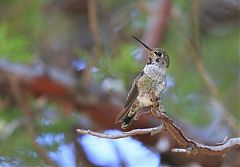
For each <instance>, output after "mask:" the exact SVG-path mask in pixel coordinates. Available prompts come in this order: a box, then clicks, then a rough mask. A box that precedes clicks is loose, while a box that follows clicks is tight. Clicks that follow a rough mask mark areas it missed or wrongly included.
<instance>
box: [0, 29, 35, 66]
mask: <svg viewBox="0 0 240 167" xmlns="http://www.w3.org/2000/svg"><path fill="white" fill-rule="evenodd" d="M0 43H1V45H0V58H2V57H3V58H7V59H9V60H11V61H14V62H30V61H31V60H32V53H30V52H29V50H28V48H29V41H28V40H27V39H26V38H24V37H23V36H20V35H19V36H16V35H14V36H13V35H12V36H9V34H8V26H7V25H1V26H0Z"/></svg>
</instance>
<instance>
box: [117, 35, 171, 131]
mask: <svg viewBox="0 0 240 167" xmlns="http://www.w3.org/2000/svg"><path fill="white" fill-rule="evenodd" d="M133 38H134V39H136V40H137V41H138V42H140V43H141V44H142V45H143V46H145V47H146V48H147V49H148V50H149V51H150V55H149V56H148V58H147V63H146V65H145V67H144V69H143V71H142V72H141V73H140V74H139V75H138V76H137V78H136V79H134V81H133V84H132V88H131V90H130V92H129V93H128V96H127V100H126V102H125V105H124V108H123V110H122V111H121V112H120V113H119V114H118V116H117V119H116V122H121V123H122V126H121V127H122V128H123V129H125V128H127V127H129V125H130V124H131V123H132V121H133V120H134V118H136V116H137V113H138V112H139V111H140V110H141V109H142V108H143V107H149V106H152V105H153V99H152V96H151V93H153V94H154V95H155V100H156V101H157V106H158V107H160V108H161V109H160V111H162V112H164V108H163V106H162V104H161V101H160V96H161V94H162V92H163V90H164V89H165V87H166V72H167V68H168V66H169V57H168V55H167V53H166V52H165V51H164V50H163V49H160V48H153V49H151V48H149V47H148V46H147V45H146V44H144V43H143V42H141V41H140V40H139V39H137V38H136V37H134V36H133Z"/></svg>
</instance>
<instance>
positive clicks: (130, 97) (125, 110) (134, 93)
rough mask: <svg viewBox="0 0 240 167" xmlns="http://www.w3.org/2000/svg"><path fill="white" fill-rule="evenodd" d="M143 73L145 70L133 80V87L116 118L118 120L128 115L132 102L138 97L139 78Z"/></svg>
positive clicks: (120, 120)
mask: <svg viewBox="0 0 240 167" xmlns="http://www.w3.org/2000/svg"><path fill="white" fill-rule="evenodd" d="M143 74H144V72H143V71H142V72H141V73H140V74H139V75H138V76H137V78H136V79H135V80H134V81H133V84H132V88H131V89H130V91H129V93H128V96H127V100H126V102H125V105H124V108H123V110H122V111H121V112H120V113H119V114H118V116H117V118H116V122H122V120H123V118H124V117H125V116H126V114H127V113H128V111H129V109H130V108H131V106H132V104H133V103H134V101H135V100H136V98H137V96H138V94H139V92H138V87H137V82H138V80H139V78H140V77H142V76H143Z"/></svg>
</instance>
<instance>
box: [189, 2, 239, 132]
mask: <svg viewBox="0 0 240 167" xmlns="http://www.w3.org/2000/svg"><path fill="white" fill-rule="evenodd" d="M192 12H193V14H192V21H193V27H194V29H193V35H192V36H193V41H192V42H191V41H190V40H188V39H187V40H186V41H187V44H188V45H189V46H190V47H191V48H192V50H193V54H192V55H193V57H194V64H195V66H196V70H197V72H198V74H199V76H200V77H201V78H202V80H203V81H204V82H205V84H206V86H207V88H208V89H209V91H210V93H211V96H212V97H213V98H214V99H215V100H216V101H218V102H219V103H221V104H222V106H224V104H223V103H222V102H221V100H220V99H219V97H218V90H217V86H216V84H215V82H214V80H213V78H212V77H211V75H210V74H209V72H208V71H207V70H206V68H205V67H204V65H203V62H202V60H201V50H200V43H199V27H200V24H199V1H193V4H192ZM225 108H226V107H224V110H222V111H223V112H222V113H221V114H222V115H223V118H224V119H225V120H226V121H227V122H228V124H229V126H230V128H231V129H232V130H233V132H234V133H235V134H238V135H239V131H238V128H237V123H236V120H235V118H234V117H233V116H232V115H231V114H230V113H229V112H227V111H226V110H225Z"/></svg>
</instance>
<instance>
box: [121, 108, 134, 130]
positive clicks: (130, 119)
mask: <svg viewBox="0 0 240 167" xmlns="http://www.w3.org/2000/svg"><path fill="white" fill-rule="evenodd" d="M136 114H137V112H135V113H134V114H133V115H131V116H128V115H126V116H125V117H124V118H123V121H122V126H121V128H122V129H126V128H128V127H129V126H130V125H131V124H132V122H133V120H134V118H135V115H136Z"/></svg>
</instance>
